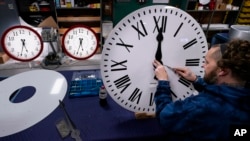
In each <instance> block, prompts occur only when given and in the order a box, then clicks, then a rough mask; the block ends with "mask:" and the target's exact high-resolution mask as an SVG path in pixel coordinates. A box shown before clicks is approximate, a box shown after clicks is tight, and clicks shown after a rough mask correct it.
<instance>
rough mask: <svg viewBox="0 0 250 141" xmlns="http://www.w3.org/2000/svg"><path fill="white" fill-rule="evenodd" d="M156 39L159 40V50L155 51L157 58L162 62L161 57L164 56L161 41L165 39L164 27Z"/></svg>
mask: <svg viewBox="0 0 250 141" xmlns="http://www.w3.org/2000/svg"><path fill="white" fill-rule="evenodd" d="M156 40H157V41H158V46H157V51H156V53H155V59H156V60H157V61H159V62H160V63H161V64H163V63H162V61H161V58H162V52H161V42H162V40H163V35H162V27H161V28H160V29H159V32H158V35H157V36H156Z"/></svg>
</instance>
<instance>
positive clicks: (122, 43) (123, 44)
mask: <svg viewBox="0 0 250 141" xmlns="http://www.w3.org/2000/svg"><path fill="white" fill-rule="evenodd" d="M119 40H120V41H121V43H116V45H118V46H123V47H125V48H126V49H127V51H128V52H130V50H129V48H133V45H129V44H125V43H124V42H123V41H122V39H121V38H119Z"/></svg>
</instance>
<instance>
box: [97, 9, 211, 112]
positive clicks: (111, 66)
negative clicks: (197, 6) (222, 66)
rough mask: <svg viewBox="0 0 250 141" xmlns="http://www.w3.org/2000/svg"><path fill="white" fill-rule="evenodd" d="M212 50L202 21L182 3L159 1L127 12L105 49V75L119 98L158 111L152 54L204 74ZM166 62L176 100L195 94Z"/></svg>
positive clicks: (144, 109) (134, 108) (140, 108)
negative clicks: (209, 47) (204, 65)
mask: <svg viewBox="0 0 250 141" xmlns="http://www.w3.org/2000/svg"><path fill="white" fill-rule="evenodd" d="M207 50H208V47H207V41H206V37H205V35H204V32H203V31H202V29H201V27H200V25H199V24H198V23H197V22H196V20H195V19H193V17H191V16H190V15H189V14H187V13H186V12H184V11H182V10H181V9H178V8H175V7H172V6H164V5H154V6H147V7H144V8H141V9H138V10H136V11H134V12H132V13H130V14H129V15H127V16H126V17H124V18H123V19H122V20H121V21H120V22H119V23H118V24H117V25H116V26H115V27H114V29H113V30H112V31H111V33H110V34H109V36H108V38H107V40H106V41H105V44H104V48H103V50H102V59H101V75H102V79H103V83H104V85H105V87H106V89H107V91H108V93H109V95H110V96H111V97H112V99H113V100H114V101H116V102H117V103H118V104H119V105H120V106H122V107H124V108H126V109H128V110H130V111H133V112H147V113H154V112H155V104H154V93H155V90H156V86H157V83H158V82H157V80H155V78H154V77H155V76H154V67H153V65H152V63H153V60H154V59H157V60H158V61H161V62H162V64H163V65H165V66H170V67H185V66H186V67H189V68H190V69H191V70H193V71H194V72H195V73H196V74H197V75H199V76H203V73H204V71H203V67H202V65H203V63H204V56H205V54H206V52H207ZM170 67H166V69H167V71H168V74H169V80H170V85H171V94H172V97H173V100H179V99H184V98H186V97H188V96H190V95H193V94H196V90H195V89H194V88H193V85H192V83H190V82H189V81H187V80H185V79H184V78H182V77H179V76H178V75H177V74H175V73H174V71H172V70H171V69H170Z"/></svg>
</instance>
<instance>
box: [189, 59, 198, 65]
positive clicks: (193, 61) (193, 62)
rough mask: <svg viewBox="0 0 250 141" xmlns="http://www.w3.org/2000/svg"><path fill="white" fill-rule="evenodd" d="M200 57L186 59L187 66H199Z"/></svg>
mask: <svg viewBox="0 0 250 141" xmlns="http://www.w3.org/2000/svg"><path fill="white" fill-rule="evenodd" d="M199 64H200V59H186V66H199Z"/></svg>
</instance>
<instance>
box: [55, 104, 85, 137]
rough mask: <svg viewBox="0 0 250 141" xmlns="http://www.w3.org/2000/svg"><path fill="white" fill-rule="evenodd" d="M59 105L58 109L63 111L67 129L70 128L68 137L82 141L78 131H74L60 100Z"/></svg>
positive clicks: (73, 125)
mask: <svg viewBox="0 0 250 141" xmlns="http://www.w3.org/2000/svg"><path fill="white" fill-rule="evenodd" d="M59 103H60V107H61V108H62V109H63V112H64V115H65V117H66V121H67V124H68V125H69V128H70V131H71V133H70V136H71V137H72V138H74V139H75V140H76V141H82V139H81V137H80V131H79V130H78V129H76V126H75V124H74V123H73V121H72V120H71V118H70V116H69V114H68V112H67V111H66V109H65V105H64V103H63V102H62V101H61V100H59Z"/></svg>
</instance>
